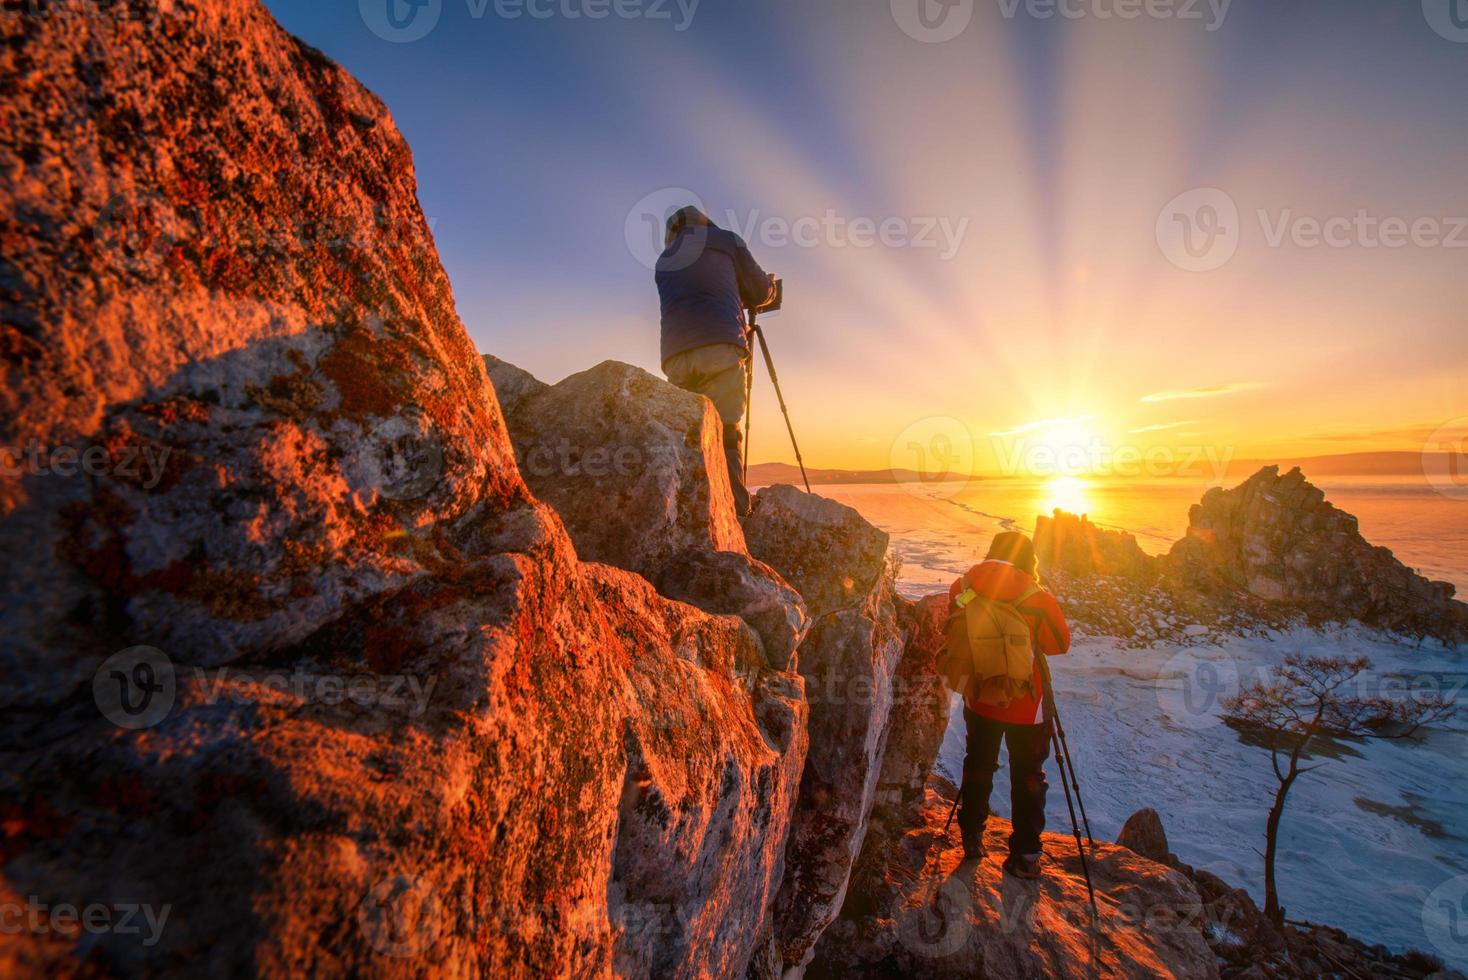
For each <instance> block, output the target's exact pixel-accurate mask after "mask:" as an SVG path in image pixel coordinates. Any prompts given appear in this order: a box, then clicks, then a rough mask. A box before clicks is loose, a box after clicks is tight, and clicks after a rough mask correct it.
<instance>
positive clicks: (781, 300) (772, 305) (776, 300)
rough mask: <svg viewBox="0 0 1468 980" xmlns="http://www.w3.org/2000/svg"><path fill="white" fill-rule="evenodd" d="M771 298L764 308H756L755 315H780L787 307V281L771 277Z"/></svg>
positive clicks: (766, 301)
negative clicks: (782, 308) (783, 307)
mask: <svg viewBox="0 0 1468 980" xmlns="http://www.w3.org/2000/svg"><path fill="white" fill-rule="evenodd" d="M770 286H771V290H770V298H769V299H767V300H765V302H764V305H763V306H756V307H755V308H754V312H755V313H778V312H780V308H781V307H782V306H784V305H785V280H784V279H781V278H780V277H779V276H770Z"/></svg>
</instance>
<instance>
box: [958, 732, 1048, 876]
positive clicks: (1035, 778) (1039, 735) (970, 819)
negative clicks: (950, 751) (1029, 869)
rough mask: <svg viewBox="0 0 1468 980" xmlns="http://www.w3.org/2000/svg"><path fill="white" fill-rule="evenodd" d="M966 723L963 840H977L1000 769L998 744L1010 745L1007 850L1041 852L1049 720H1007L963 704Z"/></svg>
mask: <svg viewBox="0 0 1468 980" xmlns="http://www.w3.org/2000/svg"><path fill="white" fill-rule="evenodd" d="M963 720H964V721H965V722H967V724H968V754H967V755H966V756H964V760H963V787H962V788H961V789H960V790H959V800H960V801H961V803H962V805H961V807H960V809H959V811H958V826H959V829H960V830H962V831H963V835H964V838H965V839H967V840H981V839H982V837H983V833H984V823H985V821H987V820H988V819H989V795H990V794H991V793H992V792H993V791H994V773H995V771H996V770H997V769H998V768H999V743H1000V741H1001V740H1002V741H1003V742H1004V743H1005V744H1006V745H1008V746H1009V802H1010V807H1011V810H1010V816H1011V819H1012V820H1013V822H1014V832H1013V833H1012V834H1010V835H1009V853H1011V854H1039V853H1040V834H1041V832H1042V831H1044V829H1045V791H1046V790H1047V789H1048V788H1049V787H1050V784H1049V783H1048V782H1046V781H1045V760H1046V758H1048V757H1049V755H1050V725H1049V723H1048V722H1047V723H1045V724H1041V725H1008V724H1005V723H1004V722H1002V721H992V720H990V719H988V718H985V717H984V716H983V715H980V714H975V713H974V712H972V711H970V710H969V709H968V708H967V707H965V708H964V709H963Z"/></svg>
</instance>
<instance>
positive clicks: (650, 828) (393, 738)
mask: <svg viewBox="0 0 1468 980" xmlns="http://www.w3.org/2000/svg"><path fill="white" fill-rule="evenodd" d="M159 13H160V16H159V17H158V18H157V19H156V20H153V21H147V20H144V21H132V20H127V19H125V18H108V17H102V16H54V17H39V16H38V17H30V16H26V17H5V18H0V34H3V37H4V40H5V43H4V45H3V46H0V77H3V78H4V79H5V80H6V83H7V91H9V92H13V93H15V95H14V97H13V98H11V99H8V100H7V108H8V109H9V110H10V111H9V114H8V117H7V120H6V127H7V139H5V140H4V141H0V168H3V170H4V172H5V173H6V174H8V175H9V176H10V178H11V179H8V180H7V181H5V182H4V186H3V190H0V198H3V203H4V207H3V208H0V239H3V241H4V242H5V259H4V262H3V263H0V280H3V282H4V290H3V292H0V302H3V304H4V310H5V315H4V317H3V318H0V337H3V345H4V347H5V349H6V350H7V351H8V352H9V354H10V356H9V357H7V359H6V361H5V365H6V367H5V370H6V384H5V385H4V386H3V392H4V393H3V395H0V398H3V399H4V400H5V411H4V412H3V413H0V426H3V427H4V434H3V439H0V441H3V443H4V444H7V445H15V446H25V445H27V444H34V445H35V446H36V447H37V452H36V454H35V457H34V458H35V460H36V463H35V465H34V466H33V467H31V468H29V469H27V470H25V471H24V472H22V473H20V474H9V473H6V474H3V475H0V500H3V506H0V543H3V545H4V547H5V550H6V553H7V554H10V555H18V554H23V555H25V556H27V557H26V561H25V562H24V563H17V562H8V563H6V565H5V568H4V570H3V571H0V609H3V610H4V613H3V615H4V623H3V625H4V626H5V635H6V642H5V644H4V652H3V653H0V657H3V663H0V669H3V670H4V672H5V677H6V679H7V683H6V685H5V688H4V693H3V695H0V697H3V704H4V710H3V711H0V824H3V828H4V834H3V837H0V896H3V898H4V899H5V900H7V901H9V900H17V901H32V899H31V898H30V897H31V896H34V900H38V901H39V902H41V903H44V904H45V905H46V906H47V907H50V908H56V907H57V906H58V905H61V904H71V905H74V906H76V907H77V908H79V909H82V908H87V907H88V906H89V905H91V904H94V903H101V904H104V905H110V906H113V907H118V906H121V905H124V904H125V905H128V906H140V907H143V908H146V909H147V910H149V911H150V912H151V913H153V914H155V915H158V916H160V921H161V925H162V927H161V930H160V932H159V934H158V935H157V936H156V937H153V938H155V939H156V942H154V943H152V944H149V945H145V944H144V943H143V942H142V941H141V938H140V937H139V936H138V935H137V934H124V933H121V932H118V931H112V932H106V933H102V934H88V935H84V936H82V935H73V934H69V933H65V932H61V931H53V932H50V933H41V932H38V931H31V930H27V931H25V932H21V933H16V932H14V931H10V930H5V931H3V932H0V973H3V974H5V975H7V976H9V975H22V976H27V975H35V976H40V975H56V974H71V973H80V974H83V975H105V976H112V975H120V976H135V975H165V976H166V975H179V976H195V975H212V974H231V973H237V972H240V971H241V970H242V969H246V970H248V971H249V972H252V973H258V974H262V975H281V976H283V975H332V976H337V975H351V976H364V977H379V976H380V977H388V976H402V977H407V976H422V975H427V974H435V975H438V974H443V975H484V976H495V977H539V976H547V975H573V976H609V975H613V974H626V975H638V976H699V975H718V976H728V975H738V974H740V973H742V972H743V971H744V970H745V968H746V965H747V964H748V963H749V961H750V960H751V958H752V957H753V956H754V955H755V954H756V953H757V952H759V951H761V950H765V949H766V948H767V946H768V942H769V937H770V936H771V934H772V929H773V921H772V916H771V908H772V905H773V898H774V894H775V891H776V889H777V888H778V887H779V885H780V883H781V882H782V881H783V877H784V858H785V849H786V843H787V839H788V833H789V826H790V820H791V813H792V810H793V806H794V799H795V793H796V790H797V787H798V780H799V776H800V773H801V770H802V768H803V766H804V761H805V756H806V750H807V745H808V737H807V733H808V725H807V706H806V702H805V698H804V694H803V690H802V680H801V678H800V677H799V675H797V674H793V673H788V672H786V673H782V672H779V671H774V670H771V669H770V668H769V667H768V665H767V663H766V660H765V657H764V656H763V655H762V653H761V651H760V649H759V645H758V644H757V643H756V642H755V639H754V635H753V633H752V632H751V631H750V630H749V628H748V627H746V626H745V625H744V624H743V623H742V622H741V621H740V620H738V619H736V618H734V617H732V616H716V615H710V614H708V613H705V612H703V611H700V610H698V609H695V608H694V607H692V606H690V605H687V604H685V603H681V602H674V601H671V600H668V599H666V598H665V597H663V596H661V595H659V594H658V593H657V592H656V591H655V590H654V589H653V588H652V586H651V585H650V584H649V583H648V582H647V581H645V580H644V579H643V578H641V577H639V576H637V575H633V574H631V573H629V572H626V571H622V570H620V569H616V568H611V567H608V566H605V565H599V564H591V563H583V562H582V561H580V560H578V558H577V553H576V549H575V548H573V545H572V541H571V538H570V537H569V536H568V535H567V533H566V529H565V527H564V525H563V523H562V521H561V519H560V517H559V516H558V515H557V514H556V513H555V512H554V511H553V510H551V509H550V508H549V507H547V506H545V505H543V504H541V503H539V502H537V501H536V500H535V499H534V498H533V497H532V496H531V494H530V492H529V490H528V489H527V487H526V486H525V484H524V482H523V481H522V479H521V476H520V474H519V472H518V470H517V467H516V465H515V460H514V454H513V450H512V447H511V442H510V439H509V437H508V434H507V432H506V428H505V425H504V423H503V420H502V417H501V414H500V408H499V405H498V404H497V402H496V398H495V395H494V392H493V390H492V388H491V387H490V384H489V380H488V377H487V375H486V373H485V366H484V362H483V360H482V359H481V358H480V357H479V355H478V354H477V352H475V351H474V349H473V346H472V345H471V343H470V341H469V338H468V336H467V334H466V332H465V331H464V329H463V326H462V324H461V323H460V322H459V320H458V318H457V316H456V314H455V312H454V302H453V297H452V295H451V293H450V290H449V284H448V280H447V278H446V276H445V275H444V273H443V270H442V268H441V267H440V265H439V263H438V260H437V257H436V255H435V252H434V249H433V244H432V238H431V235H430V233H429V230H428V226H427V223H426V222H425V221H424V218H423V215H422V213H421V212H420V210H419V208H418V204H417V195H416V187H415V183H414V178H413V170H412V158H411V155H410V154H409V151H408V148H407V146H406V144H405V143H404V141H403V139H402V137H401V136H400V135H399V133H398V131H397V128H396V127H395V126H394V125H393V122H392V120H391V118H390V117H389V116H388V114H387V112H386V110H385V108H384V107H383V105H382V103H381V102H380V101H379V100H378V99H377V98H375V97H374V96H373V95H371V93H369V92H367V91H366V89H364V88H363V87H362V86H360V85H359V84H358V83H357V82H355V81H354V80H353V79H351V78H350V77H349V76H348V75H347V74H346V73H344V72H343V71H342V70H341V69H339V68H338V67H337V66H336V65H334V64H333V63H332V62H331V61H329V60H328V59H327V58H325V57H324V56H323V55H322V54H321V53H320V52H318V51H316V50H314V49H312V48H310V47H309V46H307V45H305V44H302V43H301V42H299V41H296V40H295V39H293V38H291V37H289V36H288V35H287V34H286V33H285V32H284V31H282V30H281V29H280V28H279V27H278V26H277V25H276V23H275V22H274V20H273V19H272V18H271V17H270V15H269V14H268V13H267V12H266V11H265V9H264V7H263V6H261V5H260V4H259V3H258V2H256V0H208V2H207V3H206V2H202V0H198V2H192V0H172V2H165V3H163V4H162V5H160V8H159ZM544 394H545V393H541V396H528V397H532V398H533V397H542V396H544ZM687 415H688V417H690V418H694V419H697V417H698V415H699V411H698V410H697V406H696V407H695V409H694V410H690V411H689V412H688V413H687ZM701 425H702V423H701V422H700V423H697V424H695V425H693V426H692V427H691V428H690V429H688V430H686V431H684V432H682V433H680V434H679V437H680V438H681V437H685V436H690V435H691V436H692V437H693V438H694V440H695V441H694V444H693V447H692V450H691V453H692V455H691V457H689V458H688V459H687V461H686V464H687V465H689V466H692V465H693V464H694V463H696V462H698V461H699V460H701V459H702V458H703V456H704V452H703V449H702V447H701V445H700V443H699V441H698V440H699V439H701V432H702V428H701ZM673 441H675V440H670V441H669V442H668V443H667V444H668V445H671V444H672V443H673ZM93 448H95V449H96V452H95V453H92V454H91V457H90V458H91V460H92V462H91V463H90V464H89V465H90V467H91V468H90V469H89V470H88V471H87V472H85V474H83V475H77V470H76V468H75V466H74V465H72V464H65V465H63V460H64V459H67V458H70V457H68V456H67V455H65V454H62V453H58V452H56V450H58V449H71V450H80V451H83V452H85V451H86V450H90V449H93ZM681 458H682V456H681V454H680V459H681ZM149 461H152V462H153V463H156V464H157V466H156V468H154V469H150V468H149V465H148V463H149ZM674 465H678V466H682V465H685V464H684V463H683V462H679V463H676V464H674ZM716 472H717V471H716ZM655 485H657V481H656V480H655V479H654V480H653V482H652V484H650V486H655ZM715 489H717V488H715ZM726 495H727V490H724V491H723V494H722V495H721V494H720V493H718V492H711V493H709V494H706V499H705V500H704V501H703V503H702V506H703V507H704V508H705V509H706V510H710V511H712V510H713V509H716V508H714V507H713V505H712V504H711V503H710V501H713V500H714V499H715V498H720V497H721V496H726ZM671 499H676V500H677V501H678V502H679V504H680V506H682V505H683V504H686V505H687V506H688V507H696V506H699V505H698V504H697V502H696V501H694V500H693V499H692V498H691V497H681V496H677V495H674V497H673V498H667V499H661V500H660V503H663V504H666V503H668V502H669V500H671ZM629 506H630V504H629ZM676 516H677V515H676V514H674V515H673V517H676ZM675 523H676V521H675V520H673V519H672V518H668V519H665V520H664V521H663V522H662V523H657V522H654V523H651V524H650V525H649V527H648V529H647V531H648V534H649V537H666V536H667V534H668V530H669V528H670V527H672V525H673V524H675ZM682 526H685V527H687V526H690V525H688V524H685V525H682ZM736 532H737V525H731V524H729V523H728V522H721V521H720V520H719V519H717V518H716V517H710V518H708V519H707V520H706V521H705V522H704V531H703V534H704V536H705V537H706V538H707V539H708V542H707V547H708V548H710V549H712V548H713V547H714V546H715V545H719V546H723V547H727V548H729V549H732V550H736V551H737V550H740V549H741V548H742V545H741V544H740V542H739V540H738V538H737V533H736ZM22 564H23V565H24V566H25V567H20V566H21V565H22ZM104 661H105V662H104ZM22 897H24V898H22ZM143 938H146V937H143Z"/></svg>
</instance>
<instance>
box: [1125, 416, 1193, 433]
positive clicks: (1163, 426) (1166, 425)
mask: <svg viewBox="0 0 1468 980" xmlns="http://www.w3.org/2000/svg"><path fill="white" fill-rule="evenodd" d="M1197 424H1198V422H1197V420H1196V419H1194V420H1192V421H1189V422H1161V423H1159V424H1157V425H1144V426H1142V427H1141V428H1140V429H1133V430H1132V431H1131V433H1130V435H1134V436H1139V435H1141V434H1142V433H1143V432H1166V431H1167V430H1168V429H1181V428H1182V427H1183V426H1185V425H1197Z"/></svg>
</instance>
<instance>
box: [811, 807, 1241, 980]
mask: <svg viewBox="0 0 1468 980" xmlns="http://www.w3.org/2000/svg"><path fill="white" fill-rule="evenodd" d="M948 788H949V789H951V787H948ZM950 804H951V801H950V798H948V797H946V796H944V795H941V794H940V793H939V791H938V786H937V785H936V784H934V785H933V786H930V787H929V790H928V795H927V798H926V800H925V802H924V804H923V807H922V810H921V820H920V822H919V823H918V824H917V825H916V826H914V827H912V828H911V829H908V830H907V831H906V832H905V833H902V834H899V835H895V836H893V837H891V838H889V839H888V840H886V841H885V842H884V846H882V847H881V848H877V849H872V850H871V851H870V852H869V853H868V854H865V855H864V856H863V860H864V865H865V867H864V869H863V871H864V873H863V874H862V875H860V876H858V879H857V882H858V884H859V887H858V886H857V885H854V886H853V889H852V891H851V893H850V894H849V895H848V897H847V900H846V906H845V908H844V909H843V910H842V914H841V918H840V919H839V920H838V921H837V922H836V923H835V924H834V925H833V926H831V928H830V929H829V930H828V931H827V932H826V934H825V936H824V937H822V939H821V941H820V945H819V946H818V948H817V951H816V957H815V960H814V962H813V963H812V964H811V967H810V969H809V970H808V971H807V973H806V976H807V977H810V978H827V977H829V978H836V977H842V978H847V977H857V978H859V977H872V978H877V977H895V976H901V977H913V978H918V980H923V978H960V977H962V978H974V977H984V978H986V980H1005V978H1012V980H1029V978H1031V977H1070V976H1102V977H1137V978H1143V977H1145V978H1152V977H1158V976H1175V977H1199V978H1207V977H1217V976H1218V970H1217V968H1216V967H1215V965H1214V958H1213V952H1212V950H1210V949H1209V946H1208V943H1207V941H1206V940H1205V938H1204V936H1203V933H1202V931H1201V926H1200V924H1199V916H1198V911H1199V909H1200V907H1201V905H1202V900H1201V898H1200V897H1199V895H1198V892H1197V890H1196V889H1195V888H1194V886H1193V884H1192V883H1191V882H1190V881H1188V879H1187V878H1186V877H1185V876H1184V875H1182V874H1181V873H1179V872H1177V871H1175V870H1173V869H1171V868H1168V867H1166V866H1164V865H1160V864H1157V863H1155V862H1152V861H1149V860H1147V859H1145V858H1142V857H1139V856H1137V855H1136V854H1134V853H1132V852H1131V851H1130V850H1128V849H1126V848H1124V847H1118V846H1116V845H1112V844H1106V843H1102V842H1099V841H1098V842H1097V844H1096V847H1095V849H1094V850H1089V851H1088V858H1089V861H1090V870H1091V876H1092V879H1093V881H1094V882H1095V885H1096V901H1097V905H1098V907H1099V912H1100V928H1096V929H1093V928H1092V927H1091V921H1090V906H1089V903H1088V900H1087V893H1086V885H1085V881H1084V879H1083V878H1082V875H1081V867H1080V860H1079V856H1078V854H1077V851H1076V844H1075V839H1074V838H1072V837H1068V836H1062V835H1059V834H1046V835H1045V836H1044V846H1045V854H1046V859H1045V860H1046V873H1045V876H1044V877H1043V878H1042V879H1041V880H1040V881H1038V882H1021V881H1019V880H1018V879H1015V878H1011V877H1008V876H1007V875H1005V874H1004V873H1003V871H1001V870H1000V862H1001V860H1002V856H1003V855H1004V854H1005V853H1006V850H1007V848H1006V844H1005V841H1006V839H1007V837H1008V834H1009V824H1008V822H1007V821H1005V820H1002V819H999V818H996V817H991V818H990V820H989V824H988V826H987V827H986V829H985V834H984V841H985V846H986V849H987V852H988V856H987V857H985V858H984V859H983V860H982V861H981V862H970V863H964V862H963V852H962V844H961V842H960V840H959V832H958V828H957V826H952V827H949V828H948V830H947V831H946V832H945V830H944V825H945V822H946V821H947V818H948V811H949V807H950Z"/></svg>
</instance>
